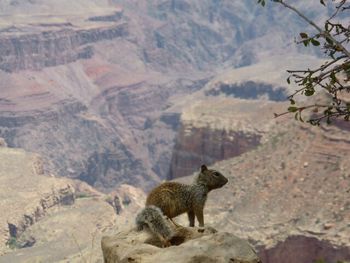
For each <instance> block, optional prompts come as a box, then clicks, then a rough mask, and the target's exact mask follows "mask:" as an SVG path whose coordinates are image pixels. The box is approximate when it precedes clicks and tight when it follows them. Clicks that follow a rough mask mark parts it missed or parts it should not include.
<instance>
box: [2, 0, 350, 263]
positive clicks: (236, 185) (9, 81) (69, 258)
mask: <svg viewBox="0 0 350 263" xmlns="http://www.w3.org/2000/svg"><path fill="white" fill-rule="evenodd" d="M293 3H295V5H296V6H298V7H299V8H301V9H302V10H303V11H304V12H306V14H307V15H308V16H310V17H311V18H312V19H314V20H315V21H316V22H318V21H322V19H324V18H325V17H326V15H327V9H324V8H320V4H319V1H316V0H315V1H314V0H313V1H293ZM305 28H307V26H306V25H305V23H304V22H303V21H301V20H300V19H299V18H298V17H297V16H295V15H294V14H291V13H290V12H288V11H287V10H285V9H283V8H281V7H279V6H278V5H276V4H272V3H269V4H268V5H267V7H265V8H262V7H261V6H259V5H257V3H256V1H254V0H249V1H248V0H247V1H238V0H192V1H182V0H74V1H68V0H60V1H57V0H2V1H1V2H0V137H1V138H2V139H1V140H0V144H1V145H2V146H3V147H0V158H1V159H0V182H1V185H0V188H1V189H0V190H1V191H0V205H1V210H2V213H1V215H0V255H1V256H0V262H60V261H62V262H81V260H82V258H85V259H88V258H90V259H91V260H92V262H102V259H101V252H100V249H99V242H100V236H101V235H102V234H103V233H110V232H113V231H118V230H120V229H123V228H125V227H126V226H131V225H132V224H133V221H134V215H135V212H136V211H138V209H140V207H142V206H143V203H144V200H145V193H147V191H149V190H150V189H151V188H152V187H153V186H155V185H157V184H158V183H160V182H161V181H163V180H169V179H176V178H179V177H184V176H189V175H192V174H193V173H194V172H196V171H197V170H198V168H199V166H200V165H201V164H202V163H206V164H208V165H209V166H211V167H215V168H216V169H218V170H220V171H222V173H223V174H225V175H227V176H228V178H229V183H228V185H227V186H225V187H224V188H223V189H220V190H218V191H217V192H215V193H212V195H210V196H209V202H208V207H207V209H206V211H205V214H206V217H207V218H208V219H207V222H208V224H210V225H212V226H213V227H216V228H218V229H220V231H229V232H232V233H235V234H236V235H238V236H240V237H242V238H246V239H248V240H249V241H250V242H251V243H252V244H253V245H254V246H255V247H256V248H257V249H258V250H259V254H260V256H261V257H262V259H263V262H267V263H280V262H284V263H312V262H313V261H314V260H316V259H321V258H323V259H325V260H328V261H327V262H330V263H333V262H336V261H337V260H346V259H347V260H350V224H349V222H350V162H349V161H350V139H349V138H350V137H349V130H350V126H349V125H345V124H341V123H337V124H335V125H333V126H322V127H311V126H309V125H307V124H305V125H304V124H300V123H297V122H295V121H293V120H292V119H289V118H279V119H274V118H273V113H274V112H281V111H283V110H284V109H286V107H287V105H288V102H286V101H285V99H286V96H287V94H289V93H290V92H292V91H293V90H294V88H295V87H293V86H288V85H287V83H286V77H287V73H286V71H285V70H286V69H293V68H300V67H302V68H304V67H306V68H307V67H311V66H312V65H317V64H318V63H321V62H322V60H323V58H322V54H320V53H319V52H316V51H315V50H312V49H305V48H303V47H301V46H298V45H296V44H295V42H294V38H295V36H297V35H298V33H299V32H301V31H305V30H306V29H305ZM178 180H182V181H189V180H191V177H190V178H181V179H178ZM217 204H220V206H218V205H217ZM184 222H185V221H184ZM282 259H283V260H282ZM288 260H289V261H288Z"/></svg>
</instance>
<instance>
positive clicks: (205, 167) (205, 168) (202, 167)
mask: <svg viewBox="0 0 350 263" xmlns="http://www.w3.org/2000/svg"><path fill="white" fill-rule="evenodd" d="M206 170H208V168H207V166H206V165H205V164H203V165H202V166H201V172H202V173H203V172H204V171H206Z"/></svg>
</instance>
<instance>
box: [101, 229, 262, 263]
mask: <svg viewBox="0 0 350 263" xmlns="http://www.w3.org/2000/svg"><path fill="white" fill-rule="evenodd" d="M180 228H181V231H180V232H179V233H180V234H179V235H178V236H175V237H174V238H173V239H172V241H171V243H172V244H175V246H170V247H168V248H160V247H157V244H158V243H157V242H155V241H152V240H150V238H149V237H148V235H147V234H146V233H144V232H136V231H135V230H129V231H125V232H121V233H119V234H118V235H116V236H108V237H107V236H105V237H103V238H102V241H101V246H102V251H103V256H104V262H105V263H118V262H142V263H148V262H174V263H176V262H178V263H180V262H181V263H196V262H197V263H199V262H237V263H258V262H261V261H260V260H259V258H258V256H257V255H256V253H255V251H254V250H253V249H252V247H251V246H250V245H249V244H248V242H246V241H244V240H242V239H240V238H238V237H236V236H234V235H233V234H229V233H218V232H216V231H215V230H214V229H212V228H205V229H204V231H203V232H201V231H199V229H198V228H186V227H180ZM215 232H216V233H215Z"/></svg>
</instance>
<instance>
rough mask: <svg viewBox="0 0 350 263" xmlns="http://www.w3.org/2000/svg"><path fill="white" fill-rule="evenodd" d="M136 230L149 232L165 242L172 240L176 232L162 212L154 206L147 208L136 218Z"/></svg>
mask: <svg viewBox="0 0 350 263" xmlns="http://www.w3.org/2000/svg"><path fill="white" fill-rule="evenodd" d="M136 229H137V230H138V231H141V230H143V229H146V230H149V231H150V232H152V233H153V234H155V235H157V236H158V237H160V238H162V239H163V240H170V239H171V238H172V237H173V235H174V230H173V229H172V227H171V226H170V224H169V222H168V221H167V219H166V218H165V216H164V215H163V213H162V211H161V210H160V209H159V208H158V207H156V206H153V205H150V206H147V207H145V208H144V209H143V210H142V211H141V212H140V213H139V214H138V215H137V216H136Z"/></svg>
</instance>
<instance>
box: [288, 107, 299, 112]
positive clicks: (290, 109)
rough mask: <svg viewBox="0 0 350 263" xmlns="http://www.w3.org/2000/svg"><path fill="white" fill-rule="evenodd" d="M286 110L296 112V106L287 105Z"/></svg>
mask: <svg viewBox="0 0 350 263" xmlns="http://www.w3.org/2000/svg"><path fill="white" fill-rule="evenodd" d="M288 111H289V112H297V111H298V107H293V106H291V107H288Z"/></svg>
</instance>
